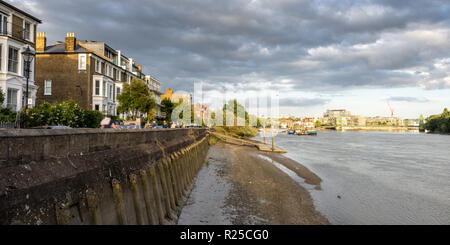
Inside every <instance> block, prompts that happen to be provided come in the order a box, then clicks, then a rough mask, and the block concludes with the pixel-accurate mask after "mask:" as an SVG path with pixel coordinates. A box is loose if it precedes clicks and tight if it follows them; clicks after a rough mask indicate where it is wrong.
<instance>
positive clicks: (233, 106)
mask: <svg viewBox="0 0 450 245" xmlns="http://www.w3.org/2000/svg"><path fill="white" fill-rule="evenodd" d="M227 110H228V111H231V112H233V118H227V115H226V113H225V112H226V111H227ZM238 114H239V115H238ZM242 114H243V116H244V117H242ZM238 120H239V121H241V120H245V125H246V126H249V124H250V123H249V122H250V116H249V114H248V112H247V111H246V110H245V107H244V106H243V105H241V104H239V103H238V102H237V100H236V99H234V100H230V101H228V103H227V104H225V105H223V125H226V126H237V125H238V124H239V123H238Z"/></svg>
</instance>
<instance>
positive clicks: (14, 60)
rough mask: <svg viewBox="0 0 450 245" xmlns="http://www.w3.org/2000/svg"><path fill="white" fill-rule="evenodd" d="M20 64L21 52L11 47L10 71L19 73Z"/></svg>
mask: <svg viewBox="0 0 450 245" xmlns="http://www.w3.org/2000/svg"><path fill="white" fill-rule="evenodd" d="M18 63H19V50H18V49H16V48H14V47H9V53H8V71H10V72H14V73H17V64H18Z"/></svg>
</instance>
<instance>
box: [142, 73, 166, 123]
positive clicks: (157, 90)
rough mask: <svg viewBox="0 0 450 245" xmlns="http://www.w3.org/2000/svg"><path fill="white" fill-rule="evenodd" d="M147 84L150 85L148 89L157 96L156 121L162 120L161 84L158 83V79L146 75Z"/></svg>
mask: <svg viewBox="0 0 450 245" xmlns="http://www.w3.org/2000/svg"><path fill="white" fill-rule="evenodd" d="M145 82H146V83H147V84H148V88H149V89H150V91H152V92H153V94H154V95H155V103H156V108H155V117H156V119H162V118H163V116H162V112H161V108H162V105H161V83H160V82H159V81H158V79H156V78H155V77H153V76H150V75H146V76H145Z"/></svg>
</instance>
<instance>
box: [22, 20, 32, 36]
mask: <svg viewBox="0 0 450 245" xmlns="http://www.w3.org/2000/svg"><path fill="white" fill-rule="evenodd" d="M30 33H31V24H30V23H29V22H26V21H25V27H24V28H23V39H25V40H28V41H30V40H31V38H30V37H31V35H30Z"/></svg>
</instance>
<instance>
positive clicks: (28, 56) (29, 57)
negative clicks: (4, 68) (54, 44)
mask: <svg viewBox="0 0 450 245" xmlns="http://www.w3.org/2000/svg"><path fill="white" fill-rule="evenodd" d="M35 55H36V54H35V52H34V51H33V50H31V49H30V46H27V48H26V49H25V50H24V51H22V56H23V60H24V63H25V70H24V72H25V74H24V75H25V77H26V78H27V89H26V93H25V113H26V112H27V110H28V86H29V85H28V83H29V80H30V66H31V62H32V61H33V59H34V56H35ZM25 118H26V117H25ZM24 125H25V127H26V126H27V125H26V123H24Z"/></svg>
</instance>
